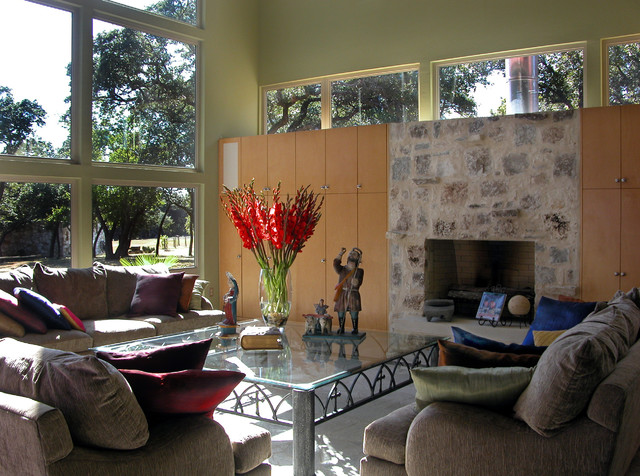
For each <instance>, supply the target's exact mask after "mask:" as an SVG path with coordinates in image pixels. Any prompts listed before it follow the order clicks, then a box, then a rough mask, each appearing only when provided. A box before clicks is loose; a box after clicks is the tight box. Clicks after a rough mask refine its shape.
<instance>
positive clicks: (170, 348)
mask: <svg viewBox="0 0 640 476" xmlns="http://www.w3.org/2000/svg"><path fill="white" fill-rule="evenodd" d="M212 340H213V339H205V340H201V341H197V342H183V343H181V344H174V345H167V346H164V347H157V348H155V349H149V350H138V351H133V352H107V351H102V350H100V351H98V352H96V357H98V358H100V359H102V360H105V361H107V362H109V363H110V364H111V365H113V366H114V367H115V368H117V369H133V370H143V371H145V372H178V371H180V370H202V367H203V366H204V361H205V360H206V359H207V354H208V353H209V348H210V347H211V341H212Z"/></svg>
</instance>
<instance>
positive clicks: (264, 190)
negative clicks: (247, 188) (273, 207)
mask: <svg viewBox="0 0 640 476" xmlns="http://www.w3.org/2000/svg"><path fill="white" fill-rule="evenodd" d="M269 190H271V189H270V188H269V187H264V188H263V189H262V191H263V192H268V191H269Z"/></svg>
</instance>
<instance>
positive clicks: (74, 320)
mask: <svg viewBox="0 0 640 476" xmlns="http://www.w3.org/2000/svg"><path fill="white" fill-rule="evenodd" d="M53 306H54V307H55V308H56V309H57V310H58V311H60V314H62V317H64V318H65V319H66V320H67V321H68V322H69V324H70V325H71V328H72V329H76V330H79V331H83V332H85V331H86V330H87V329H85V327H84V323H83V322H82V321H81V320H80V318H79V317H78V316H76V315H75V314H74V313H73V312H72V311H71V309H69V308H68V307H67V306H63V305H62V304H56V303H55V302H54V303H53Z"/></svg>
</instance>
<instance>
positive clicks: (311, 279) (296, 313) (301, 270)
mask: <svg viewBox="0 0 640 476" xmlns="http://www.w3.org/2000/svg"><path fill="white" fill-rule="evenodd" d="M325 273H326V260H325V217H324V214H323V216H322V218H320V222H318V224H317V225H316V229H315V231H314V233H313V235H311V237H310V238H309V240H307V243H306V244H305V246H304V248H302V251H301V252H300V253H298V256H297V257H296V260H295V261H294V262H293V266H292V267H291V279H292V284H293V302H292V304H291V305H292V307H293V309H292V311H291V314H290V315H289V320H292V321H302V320H303V317H302V315H303V314H310V313H313V312H315V307H314V304H316V303H317V302H318V301H320V299H324V302H325V304H329V305H331V304H332V303H331V302H330V298H331V297H332V296H331V297H329V296H327V295H326V294H325V284H326V281H325V280H326V274H325Z"/></svg>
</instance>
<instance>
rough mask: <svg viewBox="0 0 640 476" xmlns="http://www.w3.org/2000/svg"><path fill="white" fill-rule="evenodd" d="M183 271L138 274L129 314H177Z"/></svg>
mask: <svg viewBox="0 0 640 476" xmlns="http://www.w3.org/2000/svg"><path fill="white" fill-rule="evenodd" d="M183 276H184V273H174V274H139V275H138V276H137V278H136V290H135V292H134V293H133V298H132V299H131V312H130V313H129V316H146V315H162V316H174V317H175V316H177V315H178V299H179V298H180V291H182V277H183Z"/></svg>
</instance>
